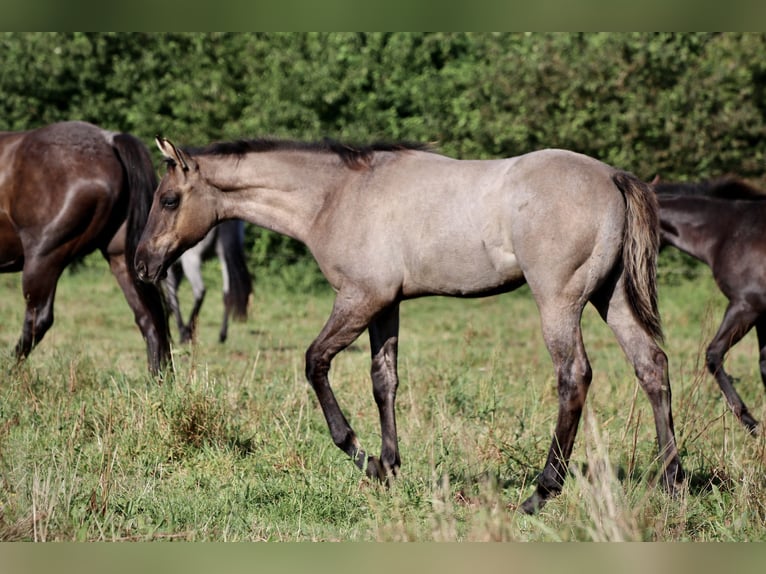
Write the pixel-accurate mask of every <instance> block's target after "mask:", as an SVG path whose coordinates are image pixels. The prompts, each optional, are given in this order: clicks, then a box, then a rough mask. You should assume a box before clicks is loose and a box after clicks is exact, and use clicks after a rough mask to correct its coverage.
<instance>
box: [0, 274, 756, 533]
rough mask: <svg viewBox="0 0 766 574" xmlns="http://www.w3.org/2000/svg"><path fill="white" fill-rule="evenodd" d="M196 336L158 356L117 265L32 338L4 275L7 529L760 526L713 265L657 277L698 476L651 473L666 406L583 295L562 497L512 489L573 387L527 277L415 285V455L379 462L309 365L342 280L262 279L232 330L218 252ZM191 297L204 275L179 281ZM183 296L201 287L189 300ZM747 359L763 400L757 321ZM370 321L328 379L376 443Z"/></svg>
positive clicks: (0, 399) (60, 302)
mask: <svg viewBox="0 0 766 574" xmlns="http://www.w3.org/2000/svg"><path fill="white" fill-rule="evenodd" d="M205 275H206V281H207V283H208V299H207V301H206V302H205V305H204V306H203V309H202V315H201V320H200V326H199V336H198V341H197V343H196V344H195V345H193V346H183V347H181V346H177V347H175V349H174V363H175V369H176V377H175V380H174V381H172V382H169V383H165V384H162V385H159V384H157V383H156V382H155V381H154V380H153V379H152V378H151V377H150V376H149V375H148V374H147V372H146V363H145V351H144V345H143V341H142V340H141V338H140V335H139V333H138V330H137V328H136V327H135V326H134V324H133V319H132V314H131V312H130V311H129V310H128V307H127V304H126V303H125V302H124V299H123V298H122V296H121V294H120V292H119V289H118V287H117V285H116V283H115V282H114V281H113V280H112V278H111V276H110V275H109V272H108V270H107V268H106V265H104V264H101V263H97V262H96V261H95V260H89V262H88V264H87V265H85V267H84V268H83V269H82V270H81V271H80V272H79V273H77V274H69V273H67V274H65V276H64V277H63V278H62V280H61V282H60V284H59V290H58V295H57V305H56V322H55V325H54V327H53V329H52V330H51V331H50V332H49V333H48V335H47V336H46V339H45V340H44V341H43V343H42V344H41V345H40V346H39V347H38V348H37V349H36V350H35V351H34V353H33V354H32V356H31V357H30V359H29V360H28V361H26V362H25V363H24V364H23V365H21V366H20V367H18V368H14V364H13V361H12V360H11V358H10V351H11V349H12V347H13V345H14V344H15V341H16V339H17V337H18V335H19V332H20V328H21V317H22V300H21V295H20V291H19V283H20V277H19V276H18V275H0V324H2V330H0V349H4V351H3V352H2V355H1V356H2V359H1V360H0V361H1V364H0V369H2V371H0V372H2V373H3V382H2V385H0V539H3V540H75V541H100V540H103V541H112V540H168V539H170V540H175V539H181V540H216V541H240V540H244V541H250V540H279V541H296V540H298V541H303V540H358V541H362V540H364V541H367V540H384V541H399V540H418V541H422V540H448V541H451V540H524V541H528V540H529V541H557V540H564V541H566V540H656V541H667V540H695V541H702V540H740V541H744V540H764V539H766V535H765V534H764V532H766V529H764V526H765V522H766V473H765V472H764V460H765V458H766V447H765V444H764V438H763V437H762V436H761V437H757V438H752V437H749V436H747V435H746V433H745V432H744V430H743V429H742V428H740V426H739V424H738V423H737V422H736V421H735V420H734V418H733V417H732V415H731V414H730V413H729V411H728V409H727V407H726V404H725V402H724V401H723V399H722V397H721V393H720V391H719V390H718V388H717V386H716V385H715V382H714V381H713V380H712V378H711V377H709V376H708V375H707V374H706V372H705V370H704V361H703V357H704V348H705V344H706V342H707V341H708V340H709V339H710V337H711V336H712V334H713V332H714V331H715V328H716V327H717V326H718V322H719V320H720V317H721V315H722V312H723V307H724V304H725V301H724V299H723V297H722V296H721V295H720V293H718V291H717V290H716V288H715V286H714V284H713V283H712V281H711V279H710V277H709V275H708V274H705V273H703V274H701V275H700V276H699V277H698V278H697V279H695V280H694V281H688V280H687V281H682V282H680V283H679V284H677V285H671V286H667V287H663V288H662V290H661V301H660V303H661V309H662V312H663V318H664V321H665V331H666V340H667V341H666V350H667V351H668V354H669V356H670V361H671V380H672V384H673V407H674V415H675V421H676V432H677V437H678V440H679V446H680V449H681V454H682V459H683V463H684V466H685V469H686V471H687V473H688V474H689V481H688V486H687V489H686V492H685V493H684V494H683V495H682V496H680V497H678V498H669V497H667V496H666V495H665V494H664V493H663V492H662V491H661V489H659V488H655V486H654V483H655V481H656V478H657V477H656V472H657V464H656V460H655V456H656V445H655V434H654V423H653V421H652V416H651V409H650V407H649V403H648V401H647V400H646V397H645V396H644V395H643V393H642V392H641V391H640V389H639V388H638V385H637V383H636V382H635V379H634V376H633V374H632V370H631V368H630V367H629V366H628V365H627V363H626V362H625V360H624V358H623V356H622V354H621V352H620V351H619V349H618V348H617V346H616V343H615V342H614V339H613V338H612V336H611V333H610V332H609V330H608V329H607V328H606V327H605V326H604V325H603V324H602V323H601V321H600V319H598V317H597V315H596V313H595V312H594V311H593V310H592V309H588V310H587V312H586V315H585V320H584V324H585V342H586V347H587V348H588V352H589V356H590V358H591V362H592V364H593V371H594V380H593V385H592V387H591V393H590V395H589V399H588V407H587V409H586V414H585V417H584V420H583V424H582V425H581V428H580V433H579V435H578V440H577V443H576V445H575V450H574V453H573V457H572V464H571V469H572V476H571V477H570V479H569V480H568V481H567V483H566V485H565V488H564V492H563V493H562V495H561V496H559V497H558V498H556V499H555V500H553V501H552V502H550V503H549V504H548V505H547V506H546V507H545V508H544V509H543V511H542V512H541V513H540V515H538V516H536V517H526V516H521V515H518V514H516V513H515V512H513V511H512V507H514V506H515V505H517V504H518V503H520V502H521V501H522V500H523V499H524V498H525V497H526V496H528V495H529V494H530V493H531V491H532V488H533V484H534V479H535V476H536V474H537V473H538V472H539V471H540V469H541V468H542V465H543V462H544V460H545V456H546V454H547V449H548V446H549V444H550V437H551V433H552V429H553V424H554V421H555V415H556V388H555V379H554V376H553V370H552V366H551V362H550V359H549V357H548V354H547V352H546V350H545V347H544V345H543V343H542V339H541V336H540V332H539V319H538V315H537V310H536V308H535V305H534V303H533V301H532V299H531V297H530V295H529V293H528V291H526V290H525V289H522V290H521V291H519V292H517V293H514V294H509V295H504V296H500V297H494V298H488V299H482V300H471V301H460V300H452V299H444V298H430V299H423V300H418V301H412V302H406V303H404V304H403V306H402V318H401V324H402V327H401V340H400V377H401V385H400V390H399V394H398V400H397V414H398V423H399V434H400V445H401V452H402V457H403V466H402V473H401V477H400V479H399V480H397V481H396V483H395V484H394V485H393V486H392V488H390V489H384V488H381V487H379V486H377V485H375V484H373V483H371V482H369V481H368V480H366V479H364V478H363V477H362V476H361V474H360V473H359V472H358V471H357V470H356V468H355V467H354V466H353V464H351V462H350V461H349V460H347V458H346V457H345V455H343V454H342V453H341V452H340V451H339V450H338V449H337V448H336V447H335V446H334V445H333V444H332V440H331V439H330V437H329V433H328V431H327V428H326V425H325V422H324V418H323V416H322V414H321V411H320V409H319V407H318V404H317V401H316V398H315V397H314V395H313V392H312V391H311V389H310V387H309V386H308V384H307V383H306V382H305V379H304V375H303V357H304V351H305V348H306V347H307V346H308V344H309V343H310V342H311V340H312V339H313V337H314V336H315V335H316V334H317V333H318V331H319V329H320V328H321V327H322V325H323V323H324V321H325V319H326V318H327V316H328V314H329V311H330V308H331V305H332V294H331V293H330V292H329V291H328V290H323V291H320V292H318V293H313V294H300V293H293V292H289V291H287V290H285V289H283V288H278V287H275V286H271V287H267V286H263V285H262V284H261V283H256V292H255V296H254V299H253V305H252V308H251V317H250V319H249V321H248V322H247V323H245V324H239V323H235V324H233V325H232V326H231V328H230V335H229V340H228V341H227V343H226V344H224V345H220V344H218V343H217V334H218V328H219V326H220V324H219V321H220V314H221V298H220V277H219V270H218V268H217V265H216V264H215V263H210V264H208V265H207V266H206V268H205ZM182 300H183V302H184V303H185V308H186V309H188V305H189V300H188V293H187V292H186V291H184V292H182ZM184 303H182V304H184ZM727 365H728V367H729V371H730V372H731V373H733V374H735V375H736V376H737V377H739V378H740V380H741V382H740V383H739V384H738V391H739V392H740V394H741V395H742V396H743V398H744V400H745V402H746V403H747V404H748V405H749V406H750V407H751V411H752V412H753V414H754V416H755V417H756V418H758V419H759V420H764V419H766V411H765V410H764V405H766V401H765V400H764V392H763V386H762V385H761V383H760V379H759V374H758V365H757V349H756V343H755V337H754V335H752V334H751V335H748V337H747V338H746V339H745V341H743V342H742V343H741V344H740V345H739V346H737V347H736V348H735V349H734V350H733V351H732V352H731V353H730V356H729V358H728V361H727ZM368 372H369V351H368V344H367V341H366V338H362V339H360V340H359V341H358V342H357V343H356V344H355V345H354V346H353V347H352V348H351V349H349V350H347V351H346V352H344V353H342V354H341V355H340V356H339V357H338V358H337V359H336V361H335V362H334V363H333V369H332V371H331V381H332V383H333V386H334V389H335V391H336V394H337V396H338V399H339V401H340V403H341V406H342V407H343V409H344V411H345V413H346V414H347V416H348V418H349V419H350V422H351V423H352V425H353V426H354V428H355V429H356V431H357V433H358V435H359V436H360V438H361V440H362V441H363V443H364V444H365V445H366V446H367V448H368V449H369V450H370V451H372V452H376V451H377V450H378V449H379V441H380V435H379V428H378V423H377V418H378V417H377V411H376V408H375V404H374V401H373V398H372V393H371V385H370V382H369V374H368Z"/></svg>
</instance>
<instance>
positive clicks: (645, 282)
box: [612, 172, 663, 341]
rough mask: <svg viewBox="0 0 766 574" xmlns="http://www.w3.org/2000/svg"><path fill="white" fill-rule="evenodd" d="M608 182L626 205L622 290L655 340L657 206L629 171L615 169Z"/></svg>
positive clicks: (657, 321) (657, 322)
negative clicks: (623, 288) (610, 182)
mask: <svg viewBox="0 0 766 574" xmlns="http://www.w3.org/2000/svg"><path fill="white" fill-rule="evenodd" d="M612 181H614V183H615V185H616V186H617V187H618V188H619V190H620V191H621V192H622V194H623V196H624V197H625V204H626V206H627V209H626V214H625V221H626V228H625V236H624V238H623V245H622V259H623V265H624V276H625V291H626V295H627V297H628V301H629V302H630V304H631V306H632V307H633V312H634V313H635V315H636V318H637V319H638V320H639V321H640V323H641V324H642V325H643V326H644V327H645V328H646V330H647V331H648V332H649V334H650V335H651V336H652V338H654V340H655V341H662V338H663V337H662V324H661V322H660V312H659V308H658V306H657V253H658V250H659V244H660V236H659V229H660V226H659V207H658V205H657V197H656V196H655V194H654V193H653V192H652V190H651V188H650V187H649V185H647V184H646V183H644V182H643V181H641V180H640V179H638V178H637V177H636V176H634V175H633V174H630V173H627V172H618V173H615V174H614V175H613V176H612Z"/></svg>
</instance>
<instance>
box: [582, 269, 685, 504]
mask: <svg viewBox="0 0 766 574" xmlns="http://www.w3.org/2000/svg"><path fill="white" fill-rule="evenodd" d="M603 294H606V297H605V298H601V297H599V298H598V299H595V300H593V303H594V305H595V306H596V308H597V309H598V311H599V313H600V314H601V317H602V318H603V319H604V320H605V321H606V322H607V324H608V325H609V327H610V328H611V329H612V332H613V333H614V334H615V336H616V338H617V341H618V342H619V344H620V347H621V348H622V350H623V352H624V353H625V356H626V357H627V358H628V361H630V363H631V364H632V365H633V369H634V371H635V373H636V377H637V378H638V382H639V384H640V385H641V388H642V389H643V390H644V392H645V393H646V395H647V397H648V398H649V403H650V404H651V406H652V413H653V415H654V426H655V429H656V431H657V446H658V448H659V456H660V461H661V462H662V472H663V486H664V488H665V490H666V491H667V492H669V493H671V494H675V493H676V491H677V489H678V486H679V485H680V484H681V483H682V482H683V480H684V471H683V468H682V466H681V459H680V457H679V455H678V447H677V445H676V439H675V429H674V426H673V411H672V406H671V398H672V397H671V389H670V380H669V377H668V358H667V355H665V352H664V351H663V350H662V349H661V348H660V347H659V345H658V344H657V342H656V341H655V340H654V338H652V336H651V335H650V334H649V333H648V332H647V331H646V329H644V327H643V326H642V325H641V324H640V323H639V321H638V320H637V319H636V316H635V314H634V313H633V310H632V309H631V306H630V304H629V303H628V298H627V297H628V296H627V295H626V293H625V288H624V287H623V285H622V281H619V282H618V283H617V284H616V287H615V288H614V289H613V290H611V291H610V290H609V289H605V291H604V293H602V295H603Z"/></svg>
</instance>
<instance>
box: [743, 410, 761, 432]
mask: <svg viewBox="0 0 766 574" xmlns="http://www.w3.org/2000/svg"><path fill="white" fill-rule="evenodd" d="M740 420H741V422H742V424H743V425H745V428H746V429H747V432H748V433H749V434H750V435H751V436H758V435H760V434H761V430H760V427H759V425H758V421H757V420H755V419H754V418H753V417H751V416H750V413H745V414H743V415H742V418H741V419H740Z"/></svg>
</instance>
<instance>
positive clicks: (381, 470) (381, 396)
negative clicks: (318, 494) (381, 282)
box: [369, 303, 401, 480]
mask: <svg viewBox="0 0 766 574" xmlns="http://www.w3.org/2000/svg"><path fill="white" fill-rule="evenodd" d="M369 332H370V352H371V355H372V366H371V369H370V374H371V376H372V392H373V396H374V397H375V404H376V405H377V406H378V413H379V414H380V431H381V438H382V445H381V449H380V460H379V464H378V469H377V473H378V476H379V477H381V479H382V478H383V477H385V479H386V480H387V479H388V477H391V476H394V477H395V476H396V475H397V474H398V473H399V467H400V466H401V459H400V457H399V440H398V438H397V435H396V410H395V401H396V389H397V387H398V386H399V375H398V373H397V365H396V363H397V352H398V347H399V303H395V304H394V305H392V306H390V307H388V308H386V309H384V310H383V311H382V312H381V313H380V314H378V315H377V316H376V317H375V319H374V320H373V321H372V323H370V326H369ZM370 462H371V463H372V464H375V463H376V460H375V457H370Z"/></svg>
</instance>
